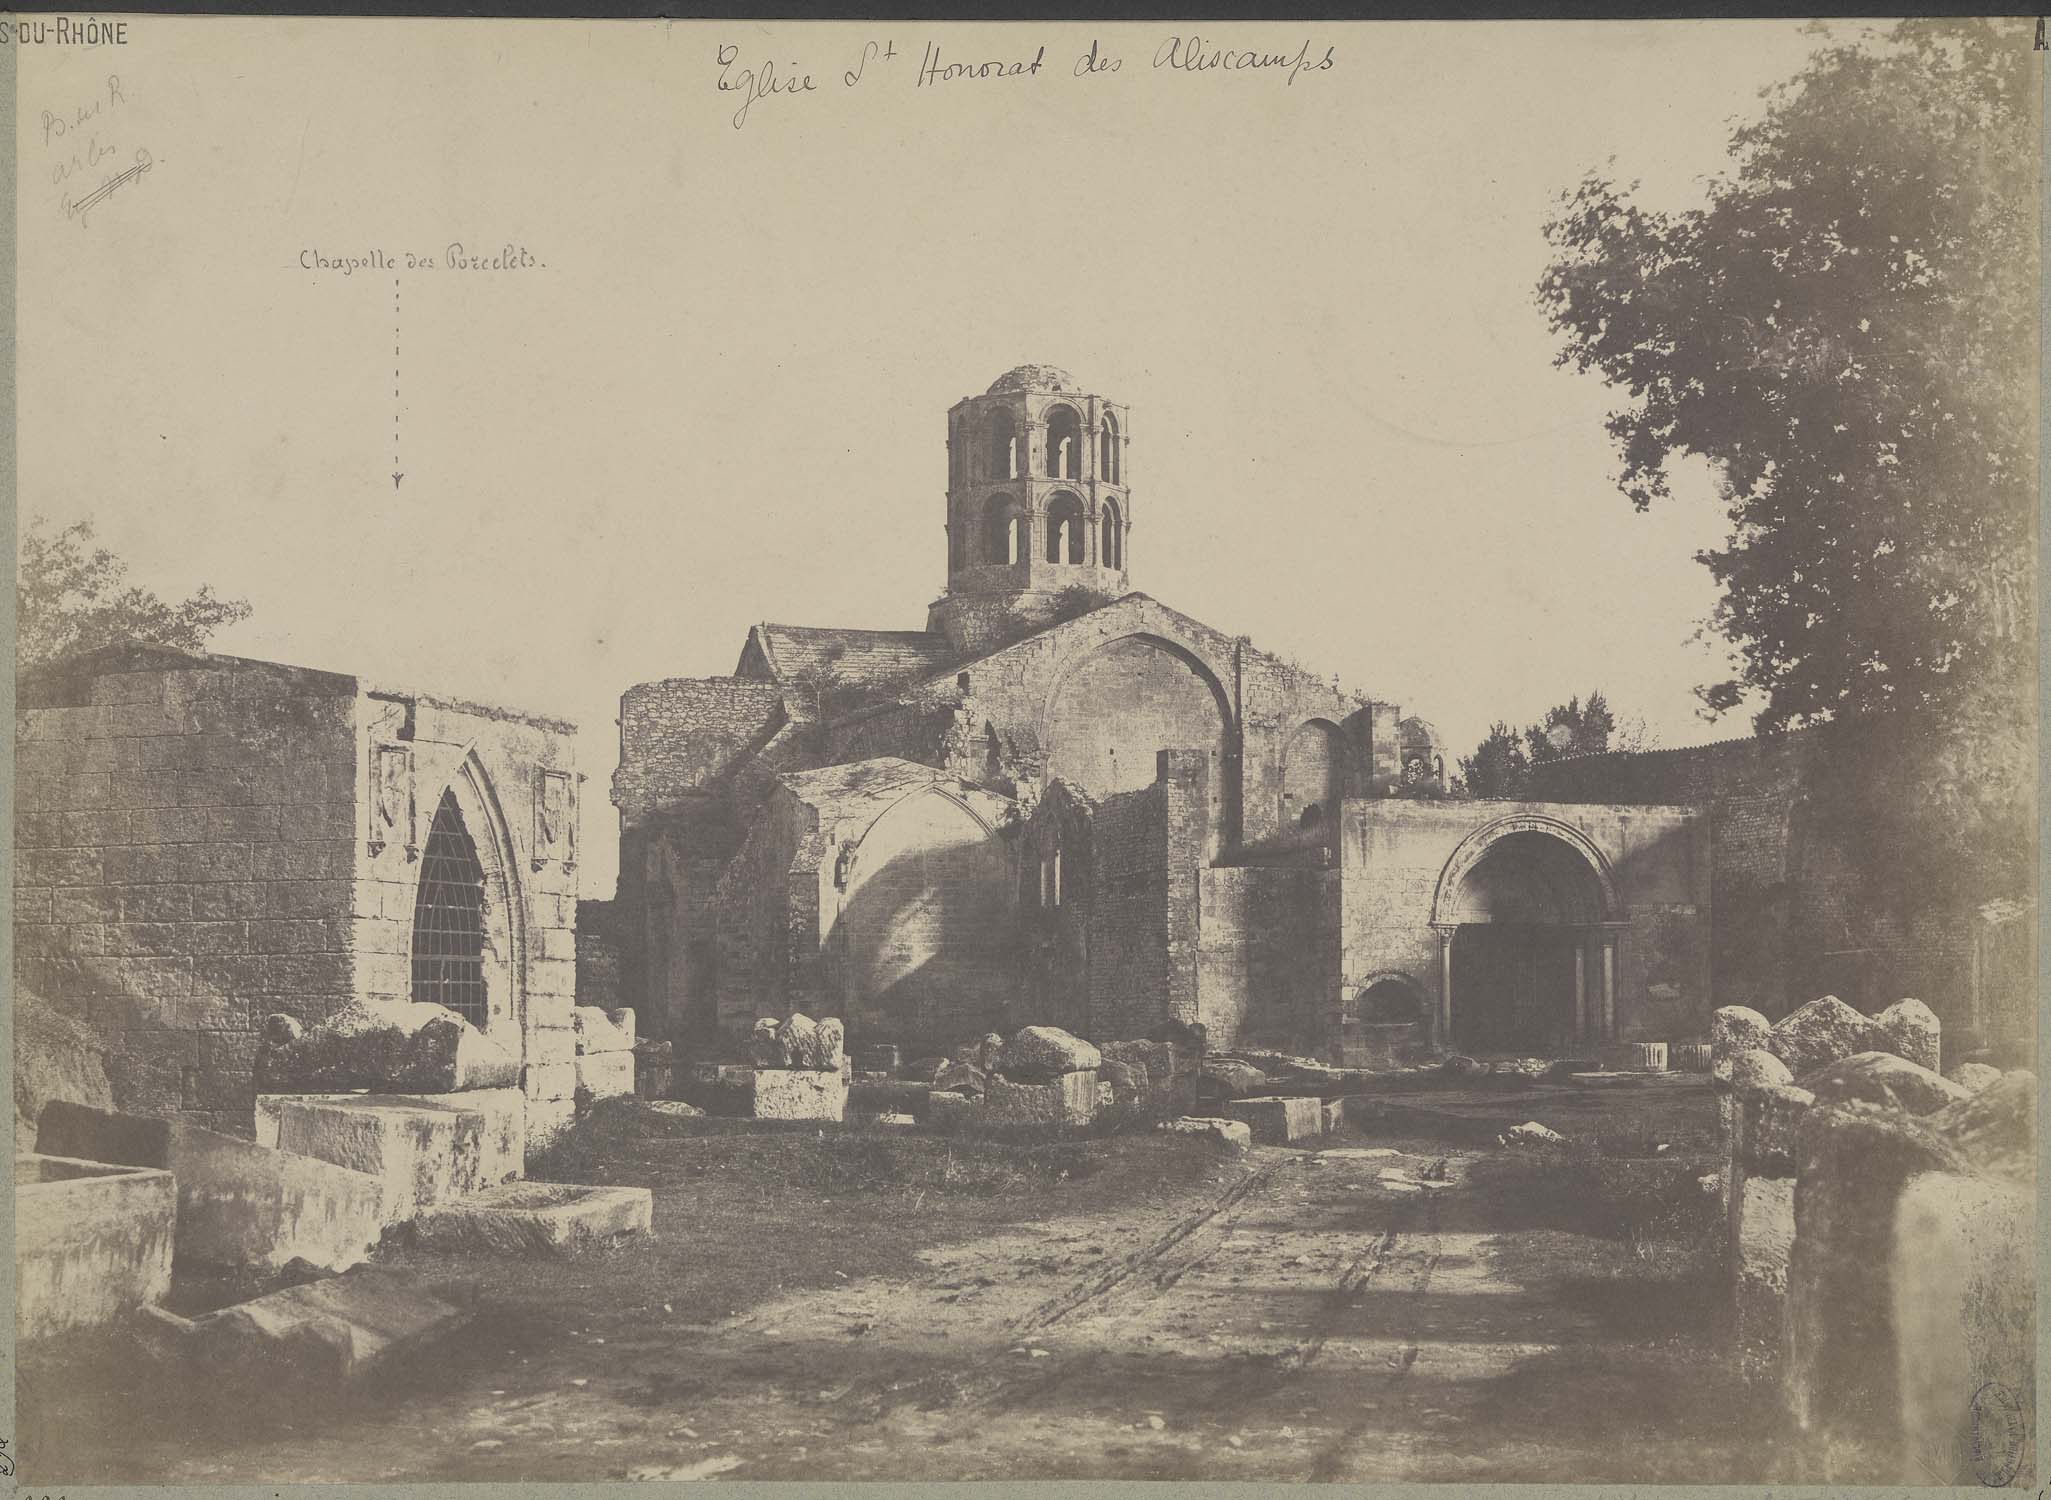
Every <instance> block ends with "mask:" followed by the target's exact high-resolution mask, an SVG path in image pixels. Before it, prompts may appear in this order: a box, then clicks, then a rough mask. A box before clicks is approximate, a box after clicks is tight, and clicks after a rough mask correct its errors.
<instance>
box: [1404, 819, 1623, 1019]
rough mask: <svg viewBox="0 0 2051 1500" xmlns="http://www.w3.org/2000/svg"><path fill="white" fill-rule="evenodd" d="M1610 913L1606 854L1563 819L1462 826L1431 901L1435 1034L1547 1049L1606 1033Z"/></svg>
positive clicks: (1611, 1012) (1612, 895) (1612, 954)
mask: <svg viewBox="0 0 2051 1500" xmlns="http://www.w3.org/2000/svg"><path fill="white" fill-rule="evenodd" d="M1621 915H1622V909H1621V906H1620V903H1619V901H1618V898H1617V887H1616V879H1615V875H1614V873H1613V871H1612V870H1611V868H1610V863H1609V860H1608V859H1607V858H1606V857H1605V856H1604V855H1603V853H1602V851H1601V850H1600V849H1599V848H1597V847H1596V845H1595V844H1594V843H1593V841H1591V840H1590V839H1589V838H1588V837H1587V836H1586V835H1585V834H1584V833H1582V832H1581V831H1580V830H1579V829H1577V828H1575V827H1573V826H1572V825H1571V824H1568V823H1564V822H1562V821H1560V820H1559V819H1557V818H1550V817H1545V816H1542V815H1537V814H1523V813H1518V814H1512V815H1510V816H1508V817H1503V818H1498V819H1496V820H1495V821H1493V822H1491V823H1489V824H1487V825H1486V826H1484V827H1482V828H1478V829H1476V830H1475V831H1474V832H1473V833H1470V834H1469V835H1468V836H1467V837H1466V838H1465V839H1463V840H1461V842H1460V844H1459V846H1458V847H1457V848H1456V849H1455V850H1454V851H1453V854H1452V857H1451V858H1450V859H1448V860H1447V862H1446V865H1445V867H1444V869H1443V870H1442V871H1441V872H1440V875H1439V881H1438V888H1437V890H1436V891H1435V892H1434V894H1433V898H1432V925H1433V926H1434V927H1435V928H1436V929H1437V930H1438V936H1439V1011H1438V1016H1437V1023H1438V1031H1439V1036H1440V1038H1441V1040H1442V1041H1447V1042H1450V1044H1451V1045H1454V1046H1457V1047H1459V1048H1461V1049H1462V1050H1463V1051H1475V1052H1488V1051H1508V1052H1520V1053H1538V1054H1541V1055H1544V1054H1546V1053H1549V1052H1552V1053H1554V1054H1555V1055H1557V1053H1556V1049H1560V1048H1568V1047H1572V1046H1574V1045H1576V1044H1578V1043H1580V1042H1582V1041H1587V1040H1594V1039H1598V1038H1601V1037H1606V1036H1609V1035H1611V1034H1613V1033H1614V1030H1615V1024H1616V946H1615V945H1616V935H1617V930H1618V928H1619V926H1620V925H1621V923H1620V920H1619V919H1620V917H1621Z"/></svg>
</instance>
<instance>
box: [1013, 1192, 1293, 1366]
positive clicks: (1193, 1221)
mask: <svg viewBox="0 0 2051 1500" xmlns="http://www.w3.org/2000/svg"><path fill="white" fill-rule="evenodd" d="M1280 1166H1281V1164H1280V1163H1279V1162H1278V1163H1276V1164H1274V1165H1273V1166H1266V1167H1259V1168H1256V1169H1254V1170H1252V1171H1249V1172H1248V1173H1246V1175H1245V1176H1243V1177H1241V1178H1240V1179H1239V1180H1238V1181H1237V1182H1235V1183H1233V1184H1232V1186H1231V1187H1229V1188H1227V1189H1226V1190H1225V1191H1224V1192H1223V1193H1221V1194H1220V1195H1219V1196H1218V1197H1217V1198H1216V1199H1215V1200H1214V1201H1213V1202H1211V1203H1210V1204H1208V1205H1206V1206H1205V1207H1203V1208H1201V1209H1199V1210H1198V1211H1197V1212H1195V1213H1193V1214H1191V1215H1190V1216H1189V1217H1188V1218H1186V1219H1183V1220H1182V1221H1181V1222H1180V1223H1178V1224H1176V1225H1175V1226H1174V1227H1173V1228H1172V1229H1170V1230H1168V1232H1167V1233H1165V1234H1163V1235H1161V1236H1160V1237H1159V1238H1158V1239H1155V1240H1154V1241H1153V1242H1152V1243H1150V1244H1147V1245H1143V1246H1141V1247H1140V1248H1139V1249H1138V1250H1135V1251H1133V1252H1132V1253H1131V1254H1129V1255H1126V1256H1123V1257H1122V1258H1120V1259H1119V1260H1117V1261H1114V1262H1113V1263H1112V1264H1111V1265H1109V1266H1106V1267H1105V1268H1104V1269H1103V1270H1101V1271H1098V1272H1097V1273H1095V1274H1094V1275H1092V1276H1089V1277H1087V1278H1085V1279H1084V1280H1083V1281H1081V1282H1080V1283H1078V1284H1076V1285H1074V1286H1071V1287H1070V1288H1068V1290H1066V1291H1064V1292H1061V1293H1059V1294H1058V1295H1056V1296H1053V1297H1050V1298H1048V1299H1047V1300H1046V1301H1045V1302H1042V1303H1041V1304H1040V1305H1039V1306H1038V1307H1036V1308H1034V1309H1033V1310H1032V1311H1031V1312H1029V1313H1026V1314H1025V1315H1024V1316H1023V1317H1021V1318H1019V1319H1018V1321H1017V1322H1015V1323H1014V1324H1013V1325H1012V1326H1013V1328H1015V1329H1016V1330H1018V1331H1019V1332H1020V1333H1037V1332H1038V1331H1040V1330H1041V1329H1043V1328H1050V1327H1052V1326H1053V1325H1054V1324H1056V1323H1058V1322H1060V1321H1061V1320H1062V1319H1063V1318H1066V1317H1067V1316H1068V1315H1069V1314H1070V1313H1073V1312H1075V1311H1077V1310H1078V1309H1080V1308H1084V1307H1088V1306H1089V1305H1090V1304H1091V1303H1093V1302H1099V1301H1101V1300H1102V1299H1103V1298H1105V1297H1106V1296H1108V1295H1109V1294H1110V1293H1111V1292H1113V1291H1114V1290H1116V1289H1117V1288H1118V1287H1120V1286H1122V1285H1124V1284H1125V1283H1126V1282H1128V1281H1130V1280H1132V1279H1133V1278H1134V1277H1136V1276H1139V1275H1141V1274H1142V1273H1144V1272H1147V1271H1149V1270H1152V1271H1154V1272H1155V1274H1154V1276H1153V1277H1152V1278H1151V1279H1152V1281H1153V1283H1154V1285H1155V1286H1156V1288H1157V1289H1162V1290H1165V1289H1166V1288H1168V1287H1172V1286H1173V1285H1174V1284H1175V1283H1176V1282H1177V1281H1180V1280H1181V1279H1182V1277H1183V1276H1184V1275H1185V1274H1186V1273H1187V1272H1189V1271H1190V1270H1192V1269H1194V1268H1195V1267H1196V1266H1198V1265H1200V1264H1202V1262H1204V1261H1206V1260H1208V1259H1209V1258H1210V1257H1211V1256H1212V1255H1214V1254H1216V1253H1217V1249H1218V1246H1217V1245H1215V1244H1213V1245H1210V1246H1207V1247H1205V1248H1204V1249H1202V1250H1200V1251H1199V1252H1198V1253H1197V1254H1196V1255H1194V1256H1192V1257H1190V1258H1189V1259H1188V1260H1186V1261H1183V1262H1181V1263H1180V1264H1178V1265H1175V1266H1170V1267H1162V1266H1161V1265H1160V1262H1161V1258H1162V1257H1163V1256H1165V1255H1166V1254H1167V1253H1168V1252H1169V1251H1171V1250H1173V1249H1174V1248H1175V1247H1176V1246H1177V1245H1180V1244H1182V1243H1183V1242H1184V1241H1186V1240H1188V1239H1189V1238H1190V1236H1192V1235H1194V1234H1197V1233H1199V1232H1200V1231H1202V1230H1204V1229H1205V1228H1207V1227H1208V1226H1210V1225H1211V1224H1212V1223H1213V1222H1215V1221H1216V1220H1218V1219H1219V1218H1220V1217H1221V1216H1225V1217H1227V1218H1229V1217H1230V1216H1231V1215H1232V1213H1233V1211H1234V1210H1235V1209H1237V1208H1238V1207H1239V1206H1240V1204H1241V1203H1242V1202H1243V1201H1244V1200H1245V1199H1246V1198H1247V1197H1248V1196H1250V1195H1251V1194H1252V1193H1253V1192H1254V1191H1255V1190H1256V1189H1259V1188H1262V1187H1265V1186H1266V1185H1267V1184H1268V1183H1269V1182H1271V1181H1272V1180H1273V1179H1274V1176H1275V1173H1276V1172H1277V1171H1278V1170H1279V1169H1280Z"/></svg>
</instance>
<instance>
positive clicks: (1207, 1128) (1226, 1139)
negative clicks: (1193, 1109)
mask: <svg viewBox="0 0 2051 1500" xmlns="http://www.w3.org/2000/svg"><path fill="white" fill-rule="evenodd" d="M1161 1128H1162V1129H1163V1130H1167V1131H1172V1132H1173V1133H1175V1134H1176V1135H1193V1136H1199V1137H1201V1138H1202V1139H1204V1140H1207V1141H1215V1142H1216V1143H1217V1144H1218V1145H1220V1146H1223V1147H1225V1148H1226V1149H1227V1150H1229V1151H1230V1152H1232V1154H1233V1155H1235V1156H1244V1155H1245V1154H1246V1153H1247V1152H1248V1151H1250V1150H1251V1149H1253V1131H1252V1130H1251V1129H1250V1128H1249V1127H1248V1126H1247V1124H1246V1123H1245V1121H1243V1120H1220V1119H1215V1118H1211V1117H1208V1116H1204V1115H1185V1116H1183V1117H1182V1118H1181V1119H1179V1120H1164V1121H1162V1122H1161Z"/></svg>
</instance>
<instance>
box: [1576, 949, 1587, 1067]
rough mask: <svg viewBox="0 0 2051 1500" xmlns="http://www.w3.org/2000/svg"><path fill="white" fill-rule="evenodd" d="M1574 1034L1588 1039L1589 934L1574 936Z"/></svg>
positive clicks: (1582, 1038) (1577, 1037)
mask: <svg viewBox="0 0 2051 1500" xmlns="http://www.w3.org/2000/svg"><path fill="white" fill-rule="evenodd" d="M1574 1036H1575V1039H1576V1040H1578V1041H1586V1040H1588V935H1587V934H1586V933H1577V934H1575V937H1574Z"/></svg>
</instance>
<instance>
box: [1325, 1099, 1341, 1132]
mask: <svg viewBox="0 0 2051 1500" xmlns="http://www.w3.org/2000/svg"><path fill="white" fill-rule="evenodd" d="M1320 1108H1321V1110H1322V1118H1321V1119H1320V1120H1319V1124H1320V1126H1321V1127H1322V1129H1323V1133H1324V1134H1326V1135H1330V1134H1331V1133H1332V1132H1333V1131H1335V1130H1337V1129H1338V1128H1339V1127H1340V1126H1341V1125H1343V1124H1345V1123H1346V1101H1345V1100H1344V1099H1327V1100H1325V1101H1324V1103H1323V1104H1322V1105H1321V1106H1320Z"/></svg>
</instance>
